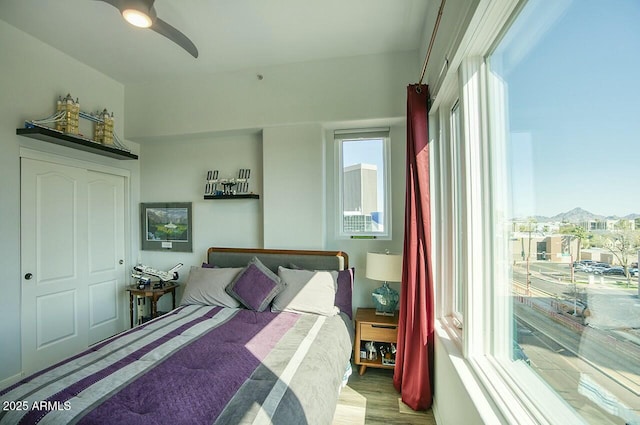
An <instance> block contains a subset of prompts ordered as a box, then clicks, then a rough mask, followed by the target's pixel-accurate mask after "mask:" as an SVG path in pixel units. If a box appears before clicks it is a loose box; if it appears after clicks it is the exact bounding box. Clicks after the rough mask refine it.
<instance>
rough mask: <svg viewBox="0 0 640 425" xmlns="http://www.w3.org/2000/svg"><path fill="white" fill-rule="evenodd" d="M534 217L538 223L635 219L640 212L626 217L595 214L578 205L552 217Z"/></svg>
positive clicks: (638, 216) (639, 215)
mask: <svg viewBox="0 0 640 425" xmlns="http://www.w3.org/2000/svg"><path fill="white" fill-rule="evenodd" d="M533 218H534V219H535V220H536V221H537V222H538V223H549V222H568V223H581V222H584V221H589V220H621V219H623V220H635V219H636V218H640V214H636V213H633V214H627V215H625V216H624V217H618V216H615V215H610V216H604V215H599V214H594V213H592V212H590V211H587V210H585V209H583V208H580V207H576V208H574V209H572V210H570V211H567V212H563V213H560V214H556V215H554V216H552V217H546V216H542V215H537V216H535V217H533Z"/></svg>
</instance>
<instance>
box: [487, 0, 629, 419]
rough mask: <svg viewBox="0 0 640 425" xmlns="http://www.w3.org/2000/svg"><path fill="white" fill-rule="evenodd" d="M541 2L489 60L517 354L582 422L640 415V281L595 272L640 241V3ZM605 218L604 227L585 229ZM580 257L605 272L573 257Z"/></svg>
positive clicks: (502, 264)
mask: <svg viewBox="0 0 640 425" xmlns="http://www.w3.org/2000/svg"><path fill="white" fill-rule="evenodd" d="M543 3H545V4H543ZM547 6H548V4H547V2H536V1H532V2H530V3H529V4H527V5H526V6H525V7H524V8H523V10H522V12H521V13H520V14H519V15H518V17H517V19H516V20H515V21H514V22H513V24H512V25H511V26H510V28H509V29H508V31H507V32H506V33H505V34H504V36H503V37H502V38H501V40H500V42H499V43H498V44H497V46H496V48H495V50H494V51H493V52H492V53H491V54H490V55H489V57H488V61H487V63H488V69H489V79H490V81H491V83H492V84H493V86H494V87H496V90H494V91H490V92H491V93H494V95H493V96H490V97H489V102H490V104H491V105H493V108H492V112H493V114H489V115H490V116H492V115H495V116H500V114H502V118H503V120H500V122H502V123H503V124H502V128H498V129H497V131H498V132H499V133H500V134H504V135H505V137H504V138H503V139H502V141H503V142H502V146H501V147H500V149H496V150H495V152H494V154H493V155H492V158H491V160H492V164H493V168H495V169H501V170H504V171H505V173H504V177H506V178H504V179H501V180H497V179H494V180H493V181H492V185H493V187H501V188H500V189H499V190H500V191H502V192H503V193H504V194H505V195H504V197H502V198H495V199H494V201H493V208H492V210H493V211H501V213H500V214H499V215H495V216H494V218H495V226H496V227H495V231H496V233H495V236H496V237H501V238H502V244H503V246H504V247H505V248H506V249H504V250H503V251H502V252H501V253H500V255H501V256H502V258H496V263H495V265H496V267H497V268H498V270H497V273H499V274H500V276H502V277H507V279H508V281H509V284H510V286H511V293H512V300H513V303H512V306H511V311H512V317H513V323H514V328H513V330H514V334H513V335H514V341H513V344H514V350H513V351H512V353H511V356H512V358H513V359H516V360H517V359H520V360H524V361H526V362H527V364H529V365H530V367H531V370H533V371H534V372H535V374H536V375H537V376H539V377H540V378H541V379H542V380H544V381H545V382H546V383H547V384H548V385H549V386H550V387H551V388H552V389H553V390H555V392H556V393H557V394H558V395H560V396H561V397H562V398H563V399H564V401H565V402H566V403H567V404H569V405H570V406H571V407H572V408H573V409H575V410H576V411H577V412H578V414H579V415H580V416H582V418H583V419H584V420H585V421H586V422H587V423H591V424H618V423H640V397H638V395H639V391H640V362H639V360H640V333H638V329H639V328H640V309H639V308H638V307H637V305H638V300H637V294H638V290H637V284H638V283H637V279H631V276H629V277H626V278H625V277H622V278H621V277H620V276H619V275H616V274H614V273H610V274H607V273H606V272H603V270H607V268H609V267H610V266H613V265H616V266H619V267H620V268H619V269H615V270H622V271H624V270H625V268H626V269H629V268H631V262H632V260H637V254H636V252H637V251H638V249H639V248H640V231H638V230H632V228H633V226H634V224H635V222H634V220H633V218H635V217H634V216H633V214H636V213H639V212H640V204H638V202H637V201H630V200H629V199H628V195H629V194H631V193H634V192H635V191H636V190H637V187H636V182H637V181H638V177H640V172H639V169H638V167H637V164H636V162H637V161H636V158H635V155H634V154H633V152H635V150H636V147H635V146H636V144H637V135H638V134H639V132H640V124H638V119H637V116H638V113H640V103H638V99H639V98H640V87H639V85H638V83H637V72H636V69H637V68H638V66H640V60H638V58H637V52H638V51H640V50H639V49H640V32H639V31H638V29H637V24H636V23H637V20H638V19H640V7H639V6H638V3H637V2H636V1H633V0H623V1H619V2H616V3H615V5H613V4H611V3H610V2H607V1H605V0H599V1H596V0H592V1H573V2H571V1H568V2H562V4H561V5H555V6H554V7H553V8H549V7H547ZM595 27H597V28H598V31H593V30H592V29H593V28H595ZM531 29H538V30H537V32H533V33H531ZM525 32H528V36H527V37H523V34H524V33H525ZM497 93H501V95H497ZM595 194H598V195H597V196H596V195H595ZM605 218H606V220H607V221H611V222H612V225H611V230H608V229H607V230H595V231H588V230H587V229H589V228H590V224H591V223H595V222H597V221H598V220H603V219H605ZM582 260H597V261H601V262H604V263H606V264H605V265H604V266H605V267H606V268H603V269H602V270H600V269H599V268H597V267H592V268H591V269H589V270H588V269H579V268H578V267H577V266H574V263H576V264H579V263H578V262H579V261H582Z"/></svg>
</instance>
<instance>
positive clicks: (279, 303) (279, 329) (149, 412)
mask: <svg viewBox="0 0 640 425" xmlns="http://www.w3.org/2000/svg"><path fill="white" fill-rule="evenodd" d="M269 272H271V274H268V273H269ZM274 276H276V277H277V278H274ZM352 283H353V269H349V266H348V256H347V255H346V254H344V253H342V252H336V251H289V250H260V249H233V248H210V249H209V250H208V252H207V260H206V262H205V263H203V264H202V267H200V266H197V267H196V266H194V267H191V270H190V273H189V277H188V279H187V283H186V286H185V289H184V294H183V297H182V302H181V304H180V306H178V308H176V309H175V310H173V311H171V312H169V313H167V314H165V315H163V316H161V317H159V318H157V319H154V320H152V321H150V322H147V323H145V324H143V325H141V326H138V327H135V328H133V329H130V330H128V331H126V332H124V333H122V334H119V335H117V336H115V337H113V338H111V339H109V340H106V341H104V342H101V343H99V344H96V345H95V346H92V347H91V348H90V349H88V350H86V351H85V352H82V353H80V354H78V355H76V356H74V357H72V358H70V359H67V360H65V361H63V362H60V363H58V364H56V365H54V366H51V367H49V368H47V369H44V370H42V371H40V372H38V373H36V374H34V375H31V376H29V377H27V378H25V379H23V380H22V381H20V382H18V383H17V384H15V385H13V386H11V387H9V388H6V389H4V390H2V391H0V401H1V402H2V409H1V410H0V424H17V423H26V424H34V423H40V424H66V423H86V424H205V423H206V424H249V423H251V424H261V423H273V424H287V425H288V424H330V423H331V422H332V419H333V413H334V411H335V407H336V404H337V399H338V395H339V390H340V388H341V386H342V385H344V382H345V377H346V376H348V374H349V373H350V356H351V348H352V341H353V335H352V328H353V327H352V324H351V314H352V311H351V288H352ZM331 285H333V286H331ZM330 288H333V291H334V292H333V295H331V296H332V297H333V299H332V302H331V305H330V306H329V301H328V298H329V296H330V295H329V293H330ZM273 293H275V295H273ZM272 295H273V296H272Z"/></svg>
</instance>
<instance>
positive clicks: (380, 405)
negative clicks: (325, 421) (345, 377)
mask: <svg viewBox="0 0 640 425" xmlns="http://www.w3.org/2000/svg"><path fill="white" fill-rule="evenodd" d="M357 370H358V369H357V367H355V366H354V367H353V374H352V375H351V377H350V378H349V383H348V384H347V386H346V387H345V388H343V389H342V392H341V394H340V399H339V400H338V407H337V408H336V413H335V416H334V418H333V425H362V424H365V425H369V424H371V425H378V424H380V425H382V424H384V425H390V424H393V425H405V424H406V425H414V424H415V425H435V424H436V421H435V419H434V417H433V413H432V412H431V410H428V411H426V412H415V411H413V410H411V408H409V407H407V406H406V405H405V404H404V403H402V401H400V394H398V392H397V391H396V389H395V388H394V387H393V371H392V370H387V369H371V368H369V369H367V371H366V372H365V374H364V375H362V376H360V375H358V372H357Z"/></svg>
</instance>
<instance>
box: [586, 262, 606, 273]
mask: <svg viewBox="0 0 640 425" xmlns="http://www.w3.org/2000/svg"><path fill="white" fill-rule="evenodd" d="M589 268H590V269H591V272H592V273H594V274H602V273H603V272H604V271H605V270H607V269H609V268H611V265H610V264H608V263H594V264H592V265H590V266H589Z"/></svg>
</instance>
